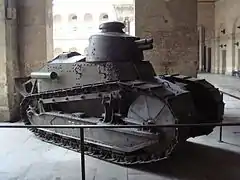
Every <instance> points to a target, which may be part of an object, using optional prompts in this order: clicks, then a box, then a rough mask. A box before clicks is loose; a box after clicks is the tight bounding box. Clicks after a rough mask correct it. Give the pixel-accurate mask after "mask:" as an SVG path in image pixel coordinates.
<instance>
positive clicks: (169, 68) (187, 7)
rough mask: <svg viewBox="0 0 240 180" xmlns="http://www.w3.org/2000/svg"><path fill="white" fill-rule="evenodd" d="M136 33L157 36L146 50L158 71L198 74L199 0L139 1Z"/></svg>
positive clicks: (136, 9) (136, 7)
mask: <svg viewBox="0 0 240 180" xmlns="http://www.w3.org/2000/svg"><path fill="white" fill-rule="evenodd" d="M135 16H136V17H135V18H136V20H135V24H136V27H135V29H136V35H137V36H140V37H148V36H151V37H153V38H154V49H153V50H152V51H148V52H146V53H145V59H146V60H150V61H151V62H152V64H153V66H154V68H155V70H156V72H157V73H158V74H162V73H171V74H172V73H181V74H185V75H190V76H196V73H197V68H198V41H197V39H198V34H197V0H168V1H162V0H148V2H147V3H146V0H136V1H135Z"/></svg>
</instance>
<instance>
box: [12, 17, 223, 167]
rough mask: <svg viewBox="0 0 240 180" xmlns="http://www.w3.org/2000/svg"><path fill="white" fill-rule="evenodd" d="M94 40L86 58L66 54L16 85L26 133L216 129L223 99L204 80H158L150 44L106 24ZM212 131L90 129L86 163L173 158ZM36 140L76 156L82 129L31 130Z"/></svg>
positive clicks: (170, 77) (169, 77)
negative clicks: (149, 57)
mask: <svg viewBox="0 0 240 180" xmlns="http://www.w3.org/2000/svg"><path fill="white" fill-rule="evenodd" d="M99 28H100V30H101V31H100V32H99V33H97V34H94V35H92V36H91V37H90V38H89V47H88V52H87V55H85V56H83V55H81V54H80V53H78V52H71V53H63V54H60V55H59V56H57V57H56V58H54V59H52V60H51V61H48V62H47V64H46V65H44V66H43V67H41V68H40V69H39V70H38V71H36V72H32V73H31V74H30V75H29V76H28V77H22V78H17V79H16V87H17V90H18V92H19V93H20V94H21V96H22V102H21V104H20V114H21V118H22V120H23V122H24V123H25V124H26V125H95V126H99V125H114V126H117V125H174V124H186V123H191V124H193V123H194V124H195V123H219V122H221V121H222V118H223V114H224V102H223V95H222V94H221V93H220V92H219V90H218V89H217V88H215V87H214V86H213V85H212V84H210V83H209V82H207V81H206V80H204V79H197V78H194V77H188V76H183V75H177V74H175V75H166V74H162V75H157V74H156V73H155V71H154V68H153V66H152V64H151V63H150V62H149V61H147V60H145V59H144V54H143V52H144V51H146V50H151V49H152V48H153V39H152V38H149V39H148V38H147V39H141V38H139V37H135V36H130V35H127V34H125V33H124V31H123V28H124V24H123V23H121V22H108V23H104V24H101V25H100V27H99ZM213 129H214V127H213V126H212V127H197V128H196V127H195V128H191V127H184V128H156V127H155V128H125V129H120V128H114V129H109V128H105V129H104V128H101V129H91V128H90V129H85V130H84V133H85V136H84V140H85V152H86V154H87V155H89V156H92V157H95V158H98V159H101V160H105V161H108V162H112V163H117V164H121V165H134V164H145V163H152V162H157V161H160V160H163V159H166V158H168V157H169V156H170V155H171V154H172V153H173V152H174V150H175V148H176V147H177V146H178V145H179V144H181V143H182V142H184V141H186V140H187V139H188V138H191V137H197V136H203V135H208V134H210V133H211V132H212V131H213ZM29 130H30V131H32V132H33V133H34V134H35V135H36V136H37V137H39V138H40V139H42V140H44V141H47V142H49V143H53V144H56V145H58V146H61V147H65V148H68V149H71V150H73V151H79V144H80V133H79V129H70V128H69V129H55V128H48V129H38V128H29Z"/></svg>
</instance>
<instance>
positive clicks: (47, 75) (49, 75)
mask: <svg viewBox="0 0 240 180" xmlns="http://www.w3.org/2000/svg"><path fill="white" fill-rule="evenodd" d="M57 77H58V74H57V73H56V72H32V73H31V78H33V79H57Z"/></svg>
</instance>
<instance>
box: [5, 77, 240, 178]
mask: <svg viewBox="0 0 240 180" xmlns="http://www.w3.org/2000/svg"><path fill="white" fill-rule="evenodd" d="M200 76H203V75H202V74H201V75H200ZM205 76H207V78H208V79H211V78H214V77H212V76H211V75H205ZM215 78H220V77H215ZM213 81H214V80H213ZM232 81H233V84H234V85H236V83H235V81H238V79H237V80H236V79H235V80H232ZM215 82H216V83H217V80H215ZM220 82H221V80H220ZM239 82H240V79H239ZM225 83H226V82H225ZM219 85H220V83H219ZM229 86H230V85H229ZM239 87H240V86H239ZM236 93H237V92H236ZM224 101H225V103H226V114H225V121H226V122H235V121H239V119H238V117H240V111H239V110H238V109H240V102H239V101H238V100H236V99H233V98H231V97H228V96H224ZM232 114H234V115H232ZM218 140H219V129H218V128H216V129H215V131H214V132H213V133H212V134H210V135H209V136H203V137H199V138H195V139H189V141H188V142H187V143H186V144H184V146H182V147H180V148H179V149H178V151H177V153H176V154H175V155H174V156H173V157H172V158H170V159H168V160H165V161H162V162H160V163H157V164H153V165H148V166H141V167H134V168H125V167H121V166H117V165H113V164H110V163H106V162H103V161H99V160H97V159H94V158H91V157H88V156H86V179H87V180H239V179H240V169H239V167H240V127H224V128H223V142H222V143H220V142H219V141H218ZM0 144H1V147H0V160H1V161H0V180H79V179H81V167H80V154H77V153H75V152H71V151H69V150H66V149H63V148H59V147H57V146H54V145H51V144H48V143H44V142H42V141H40V140H38V139H37V138H35V137H34V136H33V135H32V134H31V133H30V132H28V131H27V130H26V129H1V130H0Z"/></svg>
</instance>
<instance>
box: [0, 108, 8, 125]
mask: <svg viewBox="0 0 240 180" xmlns="http://www.w3.org/2000/svg"><path fill="white" fill-rule="evenodd" d="M10 119H11V118H10V110H9V108H8V107H7V106H0V122H6V121H10Z"/></svg>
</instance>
